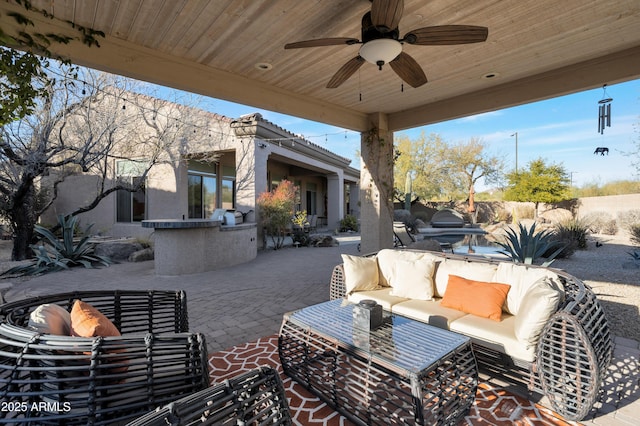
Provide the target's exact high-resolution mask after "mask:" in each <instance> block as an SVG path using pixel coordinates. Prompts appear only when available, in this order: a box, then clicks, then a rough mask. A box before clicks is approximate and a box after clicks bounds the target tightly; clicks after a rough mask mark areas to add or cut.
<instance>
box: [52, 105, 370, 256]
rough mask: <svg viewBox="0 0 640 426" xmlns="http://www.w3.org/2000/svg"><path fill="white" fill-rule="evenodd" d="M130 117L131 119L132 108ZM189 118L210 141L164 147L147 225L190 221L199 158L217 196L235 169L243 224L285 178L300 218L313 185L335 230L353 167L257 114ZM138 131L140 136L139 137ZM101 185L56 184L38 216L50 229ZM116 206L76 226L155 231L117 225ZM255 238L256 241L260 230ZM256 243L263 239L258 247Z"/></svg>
mask: <svg viewBox="0 0 640 426" xmlns="http://www.w3.org/2000/svg"><path fill="white" fill-rule="evenodd" d="M132 96H134V95H133V94H132ZM154 101H157V100H154ZM127 111H132V108H131V107H129V108H128V109H127ZM193 115H194V116H196V115H198V116H199V117H198V122H199V123H200V124H199V126H202V123H203V122H204V123H211V124H206V125H207V128H209V129H211V128H214V129H215V131H214V132H212V131H211V130H209V132H208V133H207V132H206V131H205V132H202V131H200V130H199V129H200V128H197V127H194V131H193V132H190V133H192V134H193V136H190V137H189V138H184V139H182V140H180V141H179V142H178V143H173V144H168V145H167V146H166V147H164V149H165V150H166V152H165V153H164V156H163V161H161V162H159V163H157V164H155V165H153V166H152V167H151V169H150V170H149V173H148V175H147V177H146V180H145V194H144V204H145V205H144V209H145V219H147V220H158V219H187V218H188V217H189V207H188V206H189V194H188V176H189V168H190V165H191V166H193V165H194V164H197V162H199V161H200V159H201V158H206V161H208V162H210V163H209V164H215V166H216V167H217V170H218V172H217V185H218V188H217V192H220V191H221V177H222V175H223V170H224V171H229V170H233V169H235V210H236V211H240V212H242V213H245V214H246V220H247V221H248V222H256V221H258V220H259V209H258V207H257V206H256V199H257V197H258V196H259V195H260V193H262V192H264V191H268V190H270V189H271V184H272V183H274V182H277V181H280V180H282V179H283V178H287V179H289V180H291V181H294V182H299V183H300V186H301V203H300V208H301V209H302V210H304V209H305V208H306V206H307V204H306V202H307V200H306V197H307V194H306V188H307V187H309V186H310V184H311V185H315V188H316V200H315V201H316V206H317V214H318V215H319V216H325V217H327V218H328V225H329V227H335V226H337V224H338V223H339V221H340V219H342V217H343V216H344V214H346V213H345V205H346V201H345V200H344V193H345V189H344V188H345V185H350V186H351V187H353V188H357V185H358V180H359V171H358V170H356V169H354V168H352V167H350V165H349V164H350V160H349V159H346V158H343V157H340V156H338V155H336V154H334V153H332V152H330V151H328V150H326V149H324V148H322V147H320V146H318V145H315V144H313V143H311V142H309V141H306V140H304V139H301V138H300V137H298V136H296V135H294V134H293V133H290V132H289V131H287V130H286V129H283V128H281V127H278V126H277V125H275V124H273V123H271V122H269V121H267V120H264V119H263V118H262V117H261V116H260V115H259V114H252V115H251V116H248V117H242V118H241V119H239V120H233V119H230V118H227V117H223V116H220V115H217V114H211V113H208V112H206V111H200V110H194V111H193ZM238 123H241V124H240V125H238ZM138 130H139V131H140V132H144V129H138ZM188 133H189V132H188ZM127 155H128V156H129V157H130V158H138V156H139V154H138V153H136V152H129V153H127ZM120 158H122V157H120ZM112 161H113V164H112V169H113V170H112V172H111V174H110V175H109V176H108V180H107V182H106V187H109V186H110V185H113V183H114V182H115V180H116V175H115V170H116V169H117V167H116V166H115V162H116V161H117V160H116V159H115V158H114V159H113V160H112ZM98 183H99V179H98V178H97V176H95V175H94V174H92V173H91V172H89V173H83V174H78V175H74V176H70V177H68V178H67V179H66V180H65V181H64V182H63V183H62V184H60V186H59V190H58V193H59V195H58V198H57V199H56V200H55V202H54V203H53V205H52V206H51V207H50V208H49V210H48V211H47V212H45V214H43V215H42V217H41V222H42V223H45V224H53V223H54V222H55V220H56V219H55V218H56V215H57V214H68V213H69V212H71V211H73V210H74V209H76V208H77V207H79V206H82V205H86V204H87V203H88V202H89V201H90V200H91V199H92V198H93V197H94V196H95V194H96V188H97V185H98ZM356 192H357V190H356ZM116 201H117V196H116V194H115V193H112V194H110V195H109V196H107V197H106V198H105V199H103V200H102V201H101V202H100V204H98V206H97V207H95V208H94V209H92V210H90V211H88V212H85V213H81V214H80V215H79V217H80V220H81V223H82V224H83V225H85V226H86V225H88V224H90V223H93V224H94V227H93V232H96V233H100V234H101V235H109V236H114V237H145V238H148V237H150V236H152V231H153V229H150V228H143V227H142V226H141V222H139V221H138V222H135V221H134V222H118V221H117V220H116V218H117V216H116V212H117V208H116V204H117V203H116ZM218 202H219V203H220V200H218ZM218 207H222V206H221V205H219V206H218ZM325 220H327V219H325ZM258 231H259V233H261V229H260V227H258ZM261 242H262V238H261V235H260V238H258V244H260V243H261Z"/></svg>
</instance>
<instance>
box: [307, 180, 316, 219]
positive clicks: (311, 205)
mask: <svg viewBox="0 0 640 426" xmlns="http://www.w3.org/2000/svg"><path fill="white" fill-rule="evenodd" d="M317 195H318V194H317V185H316V184H315V183H307V214H318V207H317Z"/></svg>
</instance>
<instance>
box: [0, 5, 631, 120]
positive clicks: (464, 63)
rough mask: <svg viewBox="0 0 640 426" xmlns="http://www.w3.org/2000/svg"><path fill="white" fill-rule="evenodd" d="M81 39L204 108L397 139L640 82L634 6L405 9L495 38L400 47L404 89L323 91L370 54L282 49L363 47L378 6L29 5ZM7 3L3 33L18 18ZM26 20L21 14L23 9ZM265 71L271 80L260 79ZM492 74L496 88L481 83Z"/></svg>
mask: <svg viewBox="0 0 640 426" xmlns="http://www.w3.org/2000/svg"><path fill="white" fill-rule="evenodd" d="M32 3H33V5H34V6H36V7H38V8H40V9H43V10H45V11H47V12H48V13H50V14H53V15H54V16H55V17H56V19H54V20H50V19H45V18H42V17H40V16H37V15H35V14H34V15H30V17H31V18H32V19H33V20H34V21H35V22H36V26H37V27H38V28H40V27H41V28H42V29H43V30H63V31H64V32H67V33H71V31H70V30H69V29H68V26H65V24H64V22H62V21H66V20H69V21H73V22H75V23H77V24H79V25H83V26H88V27H91V28H93V29H96V30H101V31H104V32H105V33H106V37H105V39H104V40H102V41H101V47H100V48H98V49H96V48H88V47H86V46H83V45H82V44H80V43H77V42H76V43H71V44H70V45H68V46H55V47H54V49H56V50H58V51H59V52H60V53H62V54H65V55H68V56H69V57H71V59H72V60H73V61H74V62H76V63H79V64H83V65H87V66H91V67H94V68H98V69H103V70H106V71H110V72H115V73H119V74H123V75H128V76H131V77H134V78H139V79H142V80H147V81H150V82H155V83H159V84H163V85H168V86H173V87H176V88H180V89H184V90H189V91H192V92H196V93H200V94H203V95H207V96H212V97H216V98H222V99H227V100H231V101H235V102H240V103H245V104H248V105H252V106H255V107H260V108H265V109H269V110H274V111H279V112H283V113H286V114H291V115H298V116H301V117H304V118H307V119H311V120H315V121H320V122H325V123H328V124H333V125H337V126H341V127H345V128H350V129H354V130H360V131H364V130H366V129H367V127H368V126H369V121H368V116H369V115H370V114H374V113H383V114H385V115H386V116H387V117H388V122H389V127H390V130H398V129H402V128H409V127H416V126H420V125H424V124H428V123H433V122H437V121H442V120H446V119H451V118H455V117H459V116H464V115H469V114H473V113H479V112H484V111H489V110H494V109H499V108H504V107H507V106H512V105H516V104H521V103H526V102H531V101H535V100H539V99H544V98H548V97H552V96H558V95H563V94H566V93H570V92H574V91H578V90H585V89H589V88H593V87H598V86H602V85H603V84H605V83H608V84H611V83H615V82H619V81H625V80H630V79H633V78H637V77H639V76H640V2H639V1H638V0H608V1H602V0H562V1H557V0H430V1H424V0H405V2H404V4H405V6H404V14H403V17H402V20H401V21H400V24H399V28H400V35H401V36H402V35H404V34H406V33H407V32H408V31H409V30H411V29H415V28H419V27H424V26H430V25H447V24H466V25H481V26H486V27H488V28H489V37H488V39H487V41H486V42H484V43H476V44H468V45H454V46H416V45H407V44H405V45H404V47H403V50H404V52H406V53H408V54H410V55H411V56H413V57H414V58H415V59H416V61H417V62H418V63H419V64H420V65H421V66H422V68H423V69H424V71H425V73H426V75H427V78H428V80H429V82H428V83H427V84H425V85H423V86H421V87H419V88H412V87H410V86H409V85H407V84H404V91H402V90H401V88H402V81H401V80H400V78H399V77H398V76H397V75H396V74H395V73H394V72H393V70H392V69H391V67H389V66H388V65H385V66H384V67H383V68H382V70H381V71H380V70H378V68H377V67H376V66H375V65H372V64H369V63H365V64H364V65H363V66H362V67H361V68H360V70H359V71H357V72H356V73H355V74H354V75H353V76H352V77H351V78H350V79H348V80H347V81H346V82H345V83H344V84H342V85H341V86H340V87H339V88H337V89H327V88H326V87H325V86H326V84H327V82H328V81H329V79H330V78H331V76H332V75H333V74H334V73H335V72H336V71H337V70H338V69H339V68H340V67H341V66H342V65H343V64H344V63H345V62H347V61H348V60H350V59H351V58H353V57H355V56H357V54H358V49H359V46H360V45H353V46H347V45H342V46H330V47H316V48H307V49H293V50H285V49H284V48H283V47H284V45H285V44H286V43H289V42H294V41H300V40H308V39H314V38H325V37H353V38H358V39H360V38H361V34H360V22H361V19H362V15H363V14H364V13H365V12H367V11H368V10H370V7H371V3H370V1H368V0H209V1H206V0H126V1H125V0H32ZM20 10H21V9H20V8H19V7H18V6H16V5H15V4H13V2H6V1H3V2H2V3H1V4H0V19H1V20H2V28H3V29H5V28H10V27H11V25H14V28H13V30H17V29H18V28H17V27H15V24H12V23H11V22H10V21H11V20H10V18H9V17H7V12H8V11H20ZM22 13H24V10H22ZM263 68H267V69H263ZM489 74H492V75H494V77H493V78H485V77H484V76H486V75H489Z"/></svg>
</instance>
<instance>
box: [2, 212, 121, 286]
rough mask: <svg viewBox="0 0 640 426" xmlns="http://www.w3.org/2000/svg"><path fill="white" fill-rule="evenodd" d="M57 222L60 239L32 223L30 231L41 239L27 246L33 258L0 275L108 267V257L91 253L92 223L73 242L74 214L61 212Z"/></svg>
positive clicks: (75, 223)
mask: <svg viewBox="0 0 640 426" xmlns="http://www.w3.org/2000/svg"><path fill="white" fill-rule="evenodd" d="M58 224H59V225H60V229H62V239H60V238H58V237H57V236H56V235H55V234H54V233H53V232H51V231H50V230H48V229H47V228H44V227H42V226H40V225H36V226H35V228H34V230H35V232H36V233H37V234H38V235H39V236H40V237H41V239H42V241H41V244H37V245H36V244H34V245H31V250H33V254H34V258H33V261H32V262H31V263H29V264H26V265H20V266H16V267H14V268H11V269H9V270H8V271H6V272H4V273H3V274H2V275H37V274H44V273H47V272H53V271H61V270H63V269H69V268H71V267H73V266H84V267H85V268H92V267H93V266H94V265H96V264H101V265H104V266H109V265H110V264H111V263H113V262H112V261H111V259H109V258H108V257H106V256H99V255H96V254H95V253H94V250H95V244H93V243H90V242H89V231H90V230H91V227H92V226H93V225H89V226H88V227H87V228H86V229H85V230H84V237H83V238H81V239H80V241H78V242H77V243H76V242H75V241H74V233H75V229H76V226H77V224H78V218H77V217H75V216H73V217H71V218H65V217H64V216H63V215H59V216H58Z"/></svg>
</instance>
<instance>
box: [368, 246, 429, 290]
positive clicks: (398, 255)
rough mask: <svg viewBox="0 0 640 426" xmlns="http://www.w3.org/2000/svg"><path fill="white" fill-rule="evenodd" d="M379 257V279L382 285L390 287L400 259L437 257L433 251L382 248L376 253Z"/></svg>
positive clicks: (410, 259) (414, 259)
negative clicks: (390, 281)
mask: <svg viewBox="0 0 640 426" xmlns="http://www.w3.org/2000/svg"><path fill="white" fill-rule="evenodd" d="M376 259H378V270H379V274H380V277H379V280H380V285H381V286H382V287H390V286H391V284H390V283H389V279H390V278H391V276H392V275H393V273H394V270H395V265H396V262H397V261H399V260H408V261H416V260H420V259H436V257H435V256H434V255H433V254H431V253H426V252H419V251H411V250H392V249H382V250H380V251H379V252H378V254H377V255H376Z"/></svg>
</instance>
